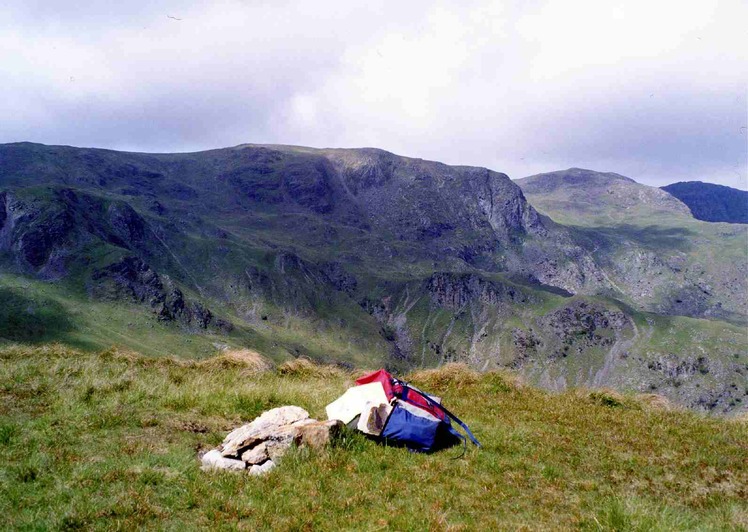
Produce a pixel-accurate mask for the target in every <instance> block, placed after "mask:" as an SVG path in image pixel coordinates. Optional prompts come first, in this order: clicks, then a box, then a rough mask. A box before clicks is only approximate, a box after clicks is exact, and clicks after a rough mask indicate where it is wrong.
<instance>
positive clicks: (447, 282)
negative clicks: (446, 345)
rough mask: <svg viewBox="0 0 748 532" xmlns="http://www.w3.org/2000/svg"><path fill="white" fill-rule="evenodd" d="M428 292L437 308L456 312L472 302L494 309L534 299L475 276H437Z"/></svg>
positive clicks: (512, 288)
mask: <svg viewBox="0 0 748 532" xmlns="http://www.w3.org/2000/svg"><path fill="white" fill-rule="evenodd" d="M427 289H428V291H429V294H431V299H432V301H433V302H434V303H435V304H436V305H439V306H440V307H445V308H449V309H453V310H457V309H460V308H463V307H464V306H465V305H466V304H468V303H469V302H473V303H481V304H485V305H493V306H496V305H501V304H508V303H529V302H531V296H528V295H526V294H524V293H523V292H522V291H521V290H520V289H518V288H515V287H513V286H511V285H507V284H504V283H500V282H491V281H488V280H486V279H484V278H482V277H480V276H477V275H474V274H450V273H435V274H434V275H432V276H431V278H430V279H429V280H428V281H427Z"/></svg>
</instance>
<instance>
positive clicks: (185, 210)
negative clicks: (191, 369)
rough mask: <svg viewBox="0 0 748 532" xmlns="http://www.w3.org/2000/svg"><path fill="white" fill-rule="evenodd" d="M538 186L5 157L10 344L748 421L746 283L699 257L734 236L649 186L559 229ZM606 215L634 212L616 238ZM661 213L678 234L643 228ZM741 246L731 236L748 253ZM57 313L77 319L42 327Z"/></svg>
mask: <svg viewBox="0 0 748 532" xmlns="http://www.w3.org/2000/svg"><path fill="white" fill-rule="evenodd" d="M586 172H589V171H586ZM606 179H607V180H608V181H610V182H615V183H617V184H618V186H621V187H641V186H640V185H637V184H636V183H635V182H633V181H632V180H629V179H628V178H624V177H623V176H618V175H617V174H609V175H608V177H607V178H606ZM520 185H523V186H526V185H527V182H526V181H524V182H521V183H520ZM520 185H518V184H517V183H514V182H512V181H511V180H510V179H509V178H508V177H507V176H506V175H505V174H502V173H500V172H494V171H492V170H489V169H485V168H477V167H468V166H450V165H445V164H443V163H439V162H436V161H424V160H420V159H412V158H405V157H400V156H397V155H394V154H391V153H389V152H386V151H384V150H377V149H360V150H356V149H313V148H303V147H302V148H299V147H283V148H282V149H276V148H270V147H267V146H255V145H252V146H247V145H240V147H235V148H226V149H218V150H209V151H205V152H195V153H185V154H138V153H122V152H116V151H111V150H109V151H107V150H97V149H78V148H72V147H47V146H44V145H38V144H30V145H28V144H13V145H0V194H2V198H3V200H2V202H0V203H2V208H0V211H2V213H3V214H0V237H1V238H0V288H3V289H4V290H6V291H8V292H7V293H9V294H10V295H9V296H8V297H10V298H11V299H10V300H12V301H13V302H14V303H13V306H12V308H13V312H14V313H15V314H13V316H12V317H8V316H6V318H5V320H6V321H5V322H4V323H2V322H3V316H2V315H0V337H5V338H6V339H7V340H13V338H29V336H31V337H33V334H31V333H30V331H34V330H37V331H41V332H40V333H39V334H38V336H39V338H48V339H49V338H59V339H62V340H63V341H66V342H71V343H73V344H74V345H78V346H88V345H91V343H92V342H93V345H95V346H97V347H106V346H107V344H106V342H107V341H110V342H111V341H112V339H114V338H117V339H118V340H117V341H124V342H125V345H130V346H132V347H133V348H136V349H141V350H143V349H144V350H146V352H150V351H149V350H151V349H152V350H153V352H154V353H161V352H164V350H166V351H167V352H168V350H169V349H174V348H175V347H174V346H178V348H179V349H180V350H181V351H182V352H183V353H184V354H185V355H186V356H198V357H201V356H207V355H208V354H210V353H211V352H212V350H215V349H216V347H215V346H217V345H218V346H220V345H230V346H236V347H243V346H248V347H253V348H255V349H257V350H259V351H260V352H263V353H264V354H266V355H267V356H269V357H271V358H274V359H276V360H286V359H288V358H295V357H298V356H308V357H311V358H314V359H315V360H319V361H321V362H328V363H333V362H334V363H339V364H344V365H355V366H360V365H369V364H372V365H379V364H382V365H385V366H387V367H391V368H395V369H397V368H404V369H407V368H413V367H428V366H434V365H438V364H443V363H446V362H465V363H468V364H470V365H471V366H473V367H476V368H479V369H489V368H496V367H511V368H514V369H515V370H516V371H519V372H521V373H523V374H524V375H526V376H527V377H528V378H530V379H531V380H533V382H537V383H541V384H543V385H545V386H546V387H549V388H554V389H559V388H565V387H569V386H576V385H591V384H595V385H610V386H615V387H622V388H625V389H635V390H639V391H651V390H654V389H656V390H658V391H659V392H661V393H664V394H666V395H668V396H669V397H671V398H672V399H673V400H675V401H678V402H682V403H684V404H687V405H689V406H691V407H694V408H701V409H708V410H714V411H733V410H735V409H741V408H743V406H742V405H741V403H742V402H743V394H744V391H743V390H741V389H740V388H739V387H738V388H733V387H732V386H733V385H735V383H737V382H740V379H741V378H742V377H741V374H740V373H739V371H744V370H743V369H742V367H743V366H742V365H741V364H744V362H743V361H742V355H741V356H738V357H734V356H733V355H734V354H735V353H740V351H741V349H743V348H742V347H740V346H741V345H743V346H744V344H745V341H744V339H742V337H741V335H740V326H739V324H742V323H745V320H746V312H745V308H744V306H745V305H744V304H742V303H741V299H740V298H739V297H735V294H740V293H744V292H745V286H744V285H745V279H744V277H742V278H741V276H740V275H741V271H740V264H738V265H737V266H736V267H737V268H738V269H737V270H734V269H729V268H728V269H727V270H722V269H715V267H714V265H713V264H711V263H710V262H705V261H702V260H701V258H699V257H697V256H696V255H698V254H699V253H702V252H707V253H712V252H719V253H722V254H723V255H724V252H725V249H723V248H720V247H719V246H718V245H717V243H715V238H717V235H716V233H709V232H705V229H704V227H702V225H707V224H703V223H702V222H697V221H695V220H693V218H692V217H691V216H690V214H689V213H687V209H685V206H682V204H680V203H679V202H677V200H675V199H674V198H672V197H671V196H669V195H668V194H667V193H665V192H663V191H659V190H657V189H655V190H657V192H656V193H655V197H656V198H661V197H662V198H669V199H668V200H667V201H669V202H671V203H668V204H667V205H671V204H672V205H676V206H679V207H678V208H677V209H676V210H675V211H672V209H671V210H668V209H664V210H663V209H662V208H660V207H661V205H660V203H658V201H659V200H658V201H655V202H647V201H643V200H641V197H644V198H648V197H649V196H648V194H650V192H649V189H648V188H647V189H646V190H644V189H636V191H637V192H636V194H635V197H634V200H636V201H633V200H631V198H627V197H626V196H625V194H623V192H621V194H619V193H618V191H617V189H616V190H613V192H614V193H613V194H608V193H607V189H606V190H602V189H599V190H597V189H594V188H590V187H586V188H587V189H588V190H587V192H588V193H593V192H594V193H595V194H598V196H594V197H593V196H591V197H590V198H587V199H588V200H589V201H586V203H585V202H584V201H579V199H578V198H577V199H574V198H567V200H569V201H567V200H564V201H567V203H566V204H565V206H564V210H563V211H562V212H557V211H554V210H553V209H549V208H548V206H549V205H551V206H552V205H553V204H552V201H551V199H548V198H546V199H545V200H544V199H543V198H542V197H540V196H538V195H537V194H534V193H530V192H528V193H525V192H523V191H522V189H521V188H520ZM572 188H573V187H572ZM582 188H585V187H582ZM554 190H556V191H557V190H561V189H558V187H556V188H555V189H554ZM568 190H571V188H569V189H567V191H568ZM574 190H580V187H577V188H576V189H574ZM622 190H623V189H622ZM642 190H644V191H643V192H642ZM624 191H625V190H624ZM640 192H641V194H644V195H643V196H642V195H641V194H640ZM645 192H646V194H645ZM575 193H576V192H575ZM600 194H603V195H600ZM599 198H602V199H605V200H606V201H607V203H603V204H602V205H603V207H605V208H606V209H608V210H609V211H613V210H616V209H618V210H620V209H619V208H618V205H619V204H621V202H623V203H622V204H623V205H629V204H630V206H629V208H628V209H623V210H622V211H621V213H618V212H617V211H616V212H615V213H614V214H615V215H614V216H612V217H611V216H610V212H608V213H606V212H603V211H600V213H598V214H600V215H601V220H602V221H598V220H597V219H596V218H595V216H597V215H596V214H595V212H597V211H594V209H593V210H590V209H591V208H593V207H594V208H598V210H599V205H600V200H599ZM528 200H529V201H528ZM571 200H574V201H571ZM549 201H551V203H548V202H549ZM554 201H555V200H554ZM626 202H628V203H626ZM580 206H581V207H580ZM680 206H682V208H681V207H680ZM536 207H537V208H538V210H536ZM580 208H581V209H582V210H581V211H580V210H578V209H580ZM575 209H577V210H575ZM642 209H644V211H646V212H647V213H648V214H647V216H649V217H650V219H651V220H655V221H656V223H657V224H660V225H658V226H657V227H656V228H655V229H652V227H654V226H647V225H645V226H641V225H636V224H638V223H640V222H641V219H642V218H641V216H639V214H641V212H644V211H642ZM647 209H649V210H647ZM683 209H685V212H682V211H683ZM603 210H604V209H603ZM590 212H592V215H590ZM564 213H566V214H567V215H568V214H570V213H571V214H572V215H573V221H574V222H575V223H569V221H568V220H566V219H564V216H563V215H564ZM637 213H638V214H637ZM603 214H604V215H605V216H602V215H603ZM585 220H586V221H587V222H589V223H587V222H585ZM611 220H612V221H611ZM580 221H581V222H584V223H587V225H584V224H582V225H580V223H579V222H580ZM593 222H594V223H593ZM605 224H608V225H605ZM611 224H612V225H611ZM627 224H628V225H627ZM663 224H664V225H663ZM667 224H675V225H667ZM700 224H702V225H700ZM650 225H651V224H650ZM732 231H733V232H734V234H732V236H729V237H721V238H723V239H725V238H726V239H727V240H728V241H729V242H733V241H737V240H738V239H739V238H740V237H741V234H740V233H739V232H735V231H737V229H732ZM715 246H716V247H715ZM704 250H705V251H704ZM730 253H733V255H735V254H736V253H737V255H735V256H739V252H738V251H731V252H730ZM702 254H703V253H702ZM725 256H727V255H725ZM45 304H48V306H49V308H52V309H60V310H59V313H60V314H61V315H64V317H65V319H66V320H67V321H64V320H63V321H59V320H58V321H50V325H49V326H48V327H47V328H46V329H45V328H44V327H46V325H45V322H44V321H43V320H42V321H40V318H39V316H41V314H40V310H39V309H40V308H41V307H42V306H43V305H45ZM741 305H742V306H741ZM704 318H708V319H704ZM724 320H729V321H730V322H732V323H728V322H726V321H724ZM45 331H46V332H45ZM106 331H110V332H106ZM663 331H665V332H664V333H663ZM55 335H57V336H55ZM108 339H109V340H108ZM135 346H137V347H135ZM169 346H172V347H169ZM700 350H707V351H708V352H709V356H708V357H707V358H708V361H707V362H706V363H705V364H706V365H703V364H702V365H699V363H698V362H697V360H698V359H699V357H700V356H702V355H701V351H700ZM697 367H704V368H707V372H706V373H703V374H702V373H701V372H700V371H692V369H693V368H697ZM653 386H654V388H652V387H653ZM747 402H748V401H747Z"/></svg>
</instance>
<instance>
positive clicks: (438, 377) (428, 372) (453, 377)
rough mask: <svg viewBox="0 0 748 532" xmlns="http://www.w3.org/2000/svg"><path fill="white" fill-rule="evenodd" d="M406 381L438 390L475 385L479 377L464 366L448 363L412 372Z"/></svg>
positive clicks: (475, 372) (472, 370)
mask: <svg viewBox="0 0 748 532" xmlns="http://www.w3.org/2000/svg"><path fill="white" fill-rule="evenodd" d="M408 379H409V380H413V381H417V382H418V383H422V384H423V386H427V387H431V388H434V389H438V388H446V387H447V386H450V385H452V386H458V387H459V386H467V385H472V384H477V383H478V381H479V380H480V375H479V373H478V372H477V371H475V370H474V369H471V368H470V367H469V366H467V365H466V364H458V363H449V364H445V365H443V366H441V367H439V368H434V369H423V370H420V371H414V372H413V373H410V374H409V375H408Z"/></svg>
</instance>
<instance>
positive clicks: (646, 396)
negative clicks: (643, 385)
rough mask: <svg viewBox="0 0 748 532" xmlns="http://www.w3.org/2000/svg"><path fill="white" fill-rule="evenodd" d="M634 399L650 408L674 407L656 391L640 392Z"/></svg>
mask: <svg viewBox="0 0 748 532" xmlns="http://www.w3.org/2000/svg"><path fill="white" fill-rule="evenodd" d="M634 399H635V400H636V401H637V402H638V403H639V404H640V405H642V406H643V407H645V408H648V409H650V410H672V409H673V408H674V407H673V403H671V402H670V400H669V399H668V398H667V397H665V396H664V395H660V394H658V393H640V394H637V395H636V396H635V397H634Z"/></svg>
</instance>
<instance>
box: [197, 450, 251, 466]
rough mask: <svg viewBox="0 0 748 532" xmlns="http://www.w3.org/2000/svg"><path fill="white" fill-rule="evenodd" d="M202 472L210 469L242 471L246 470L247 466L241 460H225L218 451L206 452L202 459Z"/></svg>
mask: <svg viewBox="0 0 748 532" xmlns="http://www.w3.org/2000/svg"><path fill="white" fill-rule="evenodd" d="M202 463H203V465H202V470H203V471H209V470H212V469H229V470H233V471H243V470H245V469H247V464H246V463H244V462H243V461H241V460H233V459H231V458H225V457H224V456H222V455H221V452H220V451H219V450H218V449H213V450H212V451H208V452H207V453H205V455H203V458H202Z"/></svg>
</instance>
